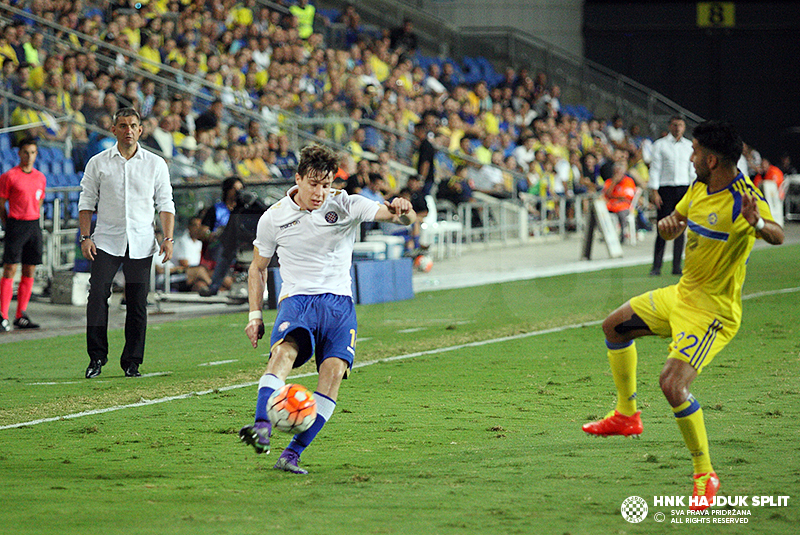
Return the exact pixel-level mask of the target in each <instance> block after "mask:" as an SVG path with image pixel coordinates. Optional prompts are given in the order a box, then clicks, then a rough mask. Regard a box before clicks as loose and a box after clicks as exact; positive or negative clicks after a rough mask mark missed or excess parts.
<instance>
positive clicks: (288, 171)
mask: <svg viewBox="0 0 800 535" xmlns="http://www.w3.org/2000/svg"><path fill="white" fill-rule="evenodd" d="M298 163H299V160H298V159H297V154H295V152H294V151H293V150H292V149H291V146H290V144H289V137H288V136H287V135H285V134H281V135H279V136H278V150H276V151H275V165H277V166H278V169H280V172H281V177H283V178H284V179H285V180H294V175H295V172H296V170H297V164H298Z"/></svg>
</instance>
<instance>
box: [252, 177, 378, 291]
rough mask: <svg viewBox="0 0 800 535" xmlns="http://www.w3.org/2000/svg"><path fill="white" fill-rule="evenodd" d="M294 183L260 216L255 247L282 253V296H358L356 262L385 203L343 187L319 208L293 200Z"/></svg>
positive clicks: (269, 253) (267, 255)
mask: <svg viewBox="0 0 800 535" xmlns="http://www.w3.org/2000/svg"><path fill="white" fill-rule="evenodd" d="M296 189H297V186H294V187H293V188H292V189H290V190H289V191H288V193H287V195H286V197H284V198H283V199H282V200H280V201H278V202H277V203H275V204H273V205H272V206H271V207H270V208H269V210H267V211H266V212H264V213H263V214H262V215H261V218H260V219H259V220H258V229H257V230H256V239H255V241H253V245H254V246H255V247H256V248H257V249H258V254H259V255H261V256H262V257H264V258H271V257H272V255H274V254H275V252H277V253H278V259H279V261H280V273H281V279H283V283H282V286H281V295H280V298H281V299H282V298H284V297H288V296H291V295H317V294H323V293H331V294H335V295H347V296H352V295H353V291H352V286H351V285H352V281H351V279H350V266H351V264H352V261H353V244H354V243H355V240H356V234H357V232H358V226H359V224H360V223H361V222H362V221H374V220H375V215H376V214H377V212H378V208H380V206H381V205H380V203H377V202H375V201H371V200H369V199H367V198H365V197H362V196H361V195H348V194H347V192H345V191H343V190H336V191H331V192H330V194H329V195H328V198H327V199H326V200H325V202H324V203H323V204H322V206H320V207H319V208H318V209H316V210H311V211H309V210H303V209H301V208H300V207H299V206H298V205H297V203H295V202H294V199H292V194H293V193H294V191H295V190H296Z"/></svg>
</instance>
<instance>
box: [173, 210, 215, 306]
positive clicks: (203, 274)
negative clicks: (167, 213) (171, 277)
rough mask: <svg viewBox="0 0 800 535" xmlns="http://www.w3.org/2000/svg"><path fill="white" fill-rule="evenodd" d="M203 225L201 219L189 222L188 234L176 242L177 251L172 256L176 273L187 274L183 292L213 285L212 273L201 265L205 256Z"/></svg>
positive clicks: (195, 218)
mask: <svg viewBox="0 0 800 535" xmlns="http://www.w3.org/2000/svg"><path fill="white" fill-rule="evenodd" d="M202 235H203V224H202V222H201V220H200V217H197V216H195V217H193V218H191V219H190V220H189V225H188V227H187V229H186V232H184V233H182V234H181V235H180V237H178V239H177V240H175V250H174V252H173V254H172V263H173V264H175V266H176V271H177V272H179V273H185V274H186V280H185V281H184V282H183V284H182V289H181V290H182V291H190V292H197V291H200V290H201V289H202V288H207V287H208V285H209V284H211V272H210V271H209V270H208V268H207V267H206V266H203V265H201V260H202V256H203V241H202V240H201V239H200V238H201V237H202Z"/></svg>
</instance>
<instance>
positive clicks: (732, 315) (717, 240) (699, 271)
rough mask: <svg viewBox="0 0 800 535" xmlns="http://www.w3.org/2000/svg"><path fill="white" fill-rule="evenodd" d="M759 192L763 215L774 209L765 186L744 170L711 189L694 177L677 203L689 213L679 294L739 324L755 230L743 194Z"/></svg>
mask: <svg viewBox="0 0 800 535" xmlns="http://www.w3.org/2000/svg"><path fill="white" fill-rule="evenodd" d="M745 193H746V194H749V195H750V196H752V197H755V199H756V202H757V203H758V211H759V213H760V214H761V217H763V218H764V219H765V220H769V221H773V219H772V213H771V212H770V209H769V205H768V204H767V202H766V200H765V199H764V196H763V195H762V194H761V191H759V190H758V188H756V187H755V186H754V185H753V183H752V182H751V181H750V179H749V178H747V177H745V176H744V175H742V174H741V173H740V174H739V176H737V177H736V179H735V180H734V181H733V182H732V183H731V184H730V186H728V187H727V188H725V189H723V190H721V191H717V192H713V193H712V192H709V191H708V187H707V186H706V185H705V184H703V183H701V182H699V181H695V182H694V184H692V186H691V187H690V188H689V190H688V191H687V192H686V195H684V197H683V199H681V201H680V202H679V203H678V205H677V206H676V207H675V210H676V211H677V212H678V213H680V214H681V215H683V216H686V218H687V219H688V222H687V229H686V262H685V265H684V268H683V276H682V277H681V280H680V282H679V283H678V295H679V296H680V298H681V299H683V300H684V301H685V302H686V303H687V304H689V305H691V306H694V307H697V308H700V309H703V310H708V311H711V312H714V313H715V314H718V315H719V316H721V317H722V318H724V319H727V320H729V321H733V322H735V324H736V325H737V326H738V325H739V323H740V322H741V318H742V285H743V284H744V277H745V272H746V270H747V259H748V258H749V256H750V251H751V250H752V248H753V244H754V243H755V240H756V231H755V228H753V226H752V225H750V223H748V222H747V220H746V219H745V218H744V217H743V216H742V213H741V212H742V195H743V194H745Z"/></svg>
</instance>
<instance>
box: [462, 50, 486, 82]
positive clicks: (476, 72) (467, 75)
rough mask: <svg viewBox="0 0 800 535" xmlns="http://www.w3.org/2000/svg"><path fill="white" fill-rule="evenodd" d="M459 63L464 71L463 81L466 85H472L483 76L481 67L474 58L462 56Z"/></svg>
mask: <svg viewBox="0 0 800 535" xmlns="http://www.w3.org/2000/svg"><path fill="white" fill-rule="evenodd" d="M461 64H462V70H463V73H464V82H465V83H466V84H467V85H473V84H475V83H477V82H478V81H479V80H481V79H482V78H483V74H482V72H481V67H480V65H478V62H477V61H476V60H475V59H474V58H471V57H469V56H464V59H463V61H462V62H461Z"/></svg>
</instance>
